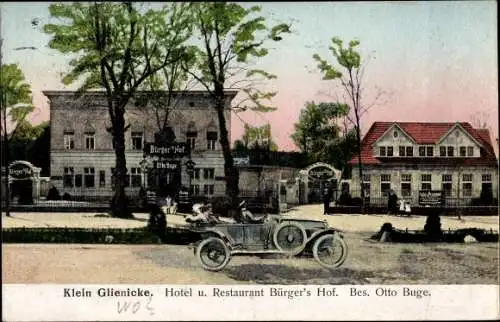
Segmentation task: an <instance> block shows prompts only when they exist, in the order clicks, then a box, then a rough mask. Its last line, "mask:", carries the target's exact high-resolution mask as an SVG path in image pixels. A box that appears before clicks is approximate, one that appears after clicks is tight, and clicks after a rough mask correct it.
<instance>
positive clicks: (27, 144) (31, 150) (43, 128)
mask: <svg viewBox="0 0 500 322" xmlns="http://www.w3.org/2000/svg"><path fill="white" fill-rule="evenodd" d="M9 143H10V145H9V147H10V152H11V154H10V156H11V159H12V160H26V161H28V162H31V163H32V164H34V165H35V166H37V167H40V168H42V170H41V173H40V174H41V175H42V176H44V175H45V176H48V175H49V167H50V153H49V151H50V125H49V122H47V121H46V122H42V123H40V124H38V125H32V124H31V123H30V122H28V121H27V120H24V121H23V122H22V123H21V124H20V125H19V126H18V128H17V130H16V132H15V133H13V135H12V137H11V138H10V142H9Z"/></svg>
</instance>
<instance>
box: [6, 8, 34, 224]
mask: <svg viewBox="0 0 500 322" xmlns="http://www.w3.org/2000/svg"><path fill="white" fill-rule="evenodd" d="M36 49H37V48H36V47H33V46H23V47H16V48H13V49H11V50H15V51H19V50H36ZM2 66H3V37H2V10H1V8H0V89H1V93H0V112H1V116H2V124H1V125H2V126H1V127H2V129H3V133H2V135H3V141H4V142H3V144H2V146H3V154H2V155H3V157H4V158H3V159H4V166H5V178H6V185H5V190H6V192H5V194H6V198H5V214H6V215H7V217H10V197H11V196H10V180H9V136H8V133H7V107H8V106H7V104H8V101H7V91H6V88H4V87H3V84H4V79H3V72H2Z"/></svg>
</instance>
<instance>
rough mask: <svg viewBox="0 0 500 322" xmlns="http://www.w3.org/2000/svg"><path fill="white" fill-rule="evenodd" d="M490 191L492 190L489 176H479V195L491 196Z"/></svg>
mask: <svg viewBox="0 0 500 322" xmlns="http://www.w3.org/2000/svg"><path fill="white" fill-rule="evenodd" d="M492 189H493V186H492V183H491V174H483V175H482V176H481V195H483V194H491V193H492Z"/></svg>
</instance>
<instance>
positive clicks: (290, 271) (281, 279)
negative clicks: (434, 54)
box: [223, 264, 373, 285]
mask: <svg viewBox="0 0 500 322" xmlns="http://www.w3.org/2000/svg"><path fill="white" fill-rule="evenodd" d="M223 272H224V274H226V275H227V276H228V277H229V278H232V279H234V280H237V281H244V282H252V283H257V284H284V285H289V284H315V283H319V284H369V283H370V281H369V280H368V278H370V277H373V272H370V271H365V270H353V269H350V268H339V269H336V270H331V271H330V270H327V269H323V268H320V267H319V268H298V267H292V266H288V265H283V264H242V265H237V266H236V265H235V266H228V267H227V268H226V269H225V270H224V271H223Z"/></svg>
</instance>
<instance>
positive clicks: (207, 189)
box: [203, 184, 214, 196]
mask: <svg viewBox="0 0 500 322" xmlns="http://www.w3.org/2000/svg"><path fill="white" fill-rule="evenodd" d="M203 194H204V195H205V196H211V195H213V194H214V185H213V184H206V185H204V186H203Z"/></svg>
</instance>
